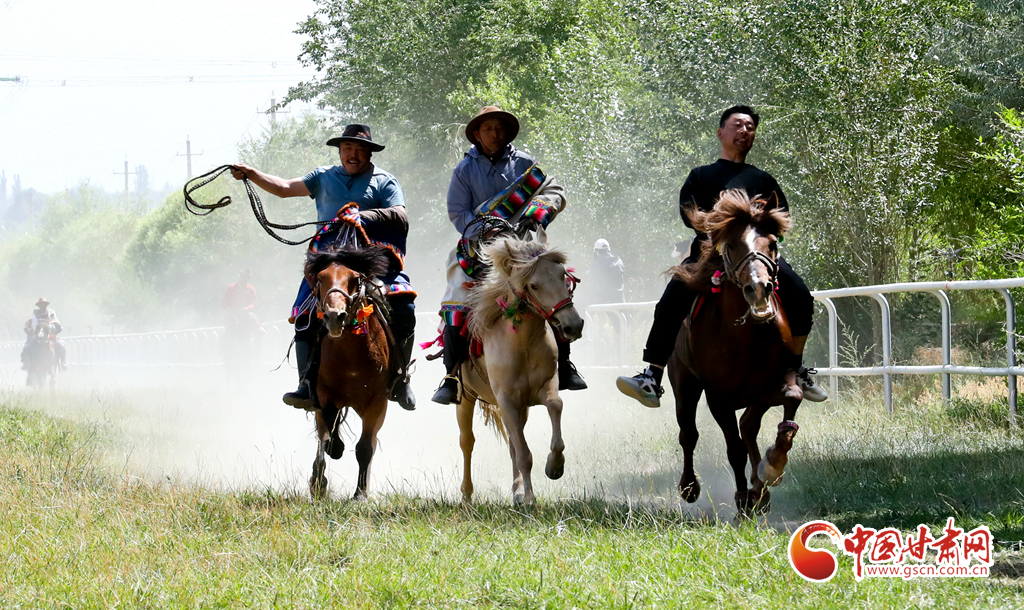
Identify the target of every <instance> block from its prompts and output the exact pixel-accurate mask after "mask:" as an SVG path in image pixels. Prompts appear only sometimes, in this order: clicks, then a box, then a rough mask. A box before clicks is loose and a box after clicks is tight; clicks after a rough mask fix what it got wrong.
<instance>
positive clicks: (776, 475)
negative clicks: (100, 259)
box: [757, 459, 784, 487]
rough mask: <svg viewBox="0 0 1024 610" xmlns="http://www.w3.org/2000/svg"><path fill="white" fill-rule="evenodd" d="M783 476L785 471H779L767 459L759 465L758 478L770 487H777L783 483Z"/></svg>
mask: <svg viewBox="0 0 1024 610" xmlns="http://www.w3.org/2000/svg"><path fill="white" fill-rule="evenodd" d="M783 474H784V473H783V471H781V470H777V469H776V468H775V467H774V466H772V465H771V464H770V463H768V461H767V460H766V459H764V460H761V463H760V464H758V465H757V478H759V479H761V481H762V482H763V483H764V484H765V485H767V486H769V487H775V486H776V485H778V484H779V483H781V482H782V475H783Z"/></svg>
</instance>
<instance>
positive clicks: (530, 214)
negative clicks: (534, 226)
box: [522, 200, 555, 228]
mask: <svg viewBox="0 0 1024 610" xmlns="http://www.w3.org/2000/svg"><path fill="white" fill-rule="evenodd" d="M554 214H555V209H554V208H553V207H551V206H549V205H547V204H545V203H541V202H539V201H537V200H534V201H531V202H530V203H529V204H527V206H526V209H525V210H523V215H522V218H532V219H534V220H536V221H537V222H538V223H539V224H540V226H542V227H544V228H547V226H548V223H549V222H551V218H552V217H554Z"/></svg>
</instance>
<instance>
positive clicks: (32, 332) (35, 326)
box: [21, 297, 68, 371]
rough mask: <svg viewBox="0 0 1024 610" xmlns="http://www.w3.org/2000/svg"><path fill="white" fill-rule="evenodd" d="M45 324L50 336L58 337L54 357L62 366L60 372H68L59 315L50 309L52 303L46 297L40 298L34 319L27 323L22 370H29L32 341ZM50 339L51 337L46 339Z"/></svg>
mask: <svg viewBox="0 0 1024 610" xmlns="http://www.w3.org/2000/svg"><path fill="white" fill-rule="evenodd" d="M43 322H46V323H49V325H50V334H51V335H54V336H55V337H56V340H55V341H54V355H55V356H56V357H57V364H59V365H60V370H62V371H66V370H67V369H68V364H67V348H66V347H65V346H64V342H63V341H62V340H61V339H60V337H59V336H58V335H59V334H60V331H61V330H62V329H61V325H60V322H59V321H58V320H57V313H56V312H55V311H53V310H52V309H50V302H49V301H47V300H46V298H45V297H39V300H38V301H36V308H35V310H34V311H33V312H32V317H31V318H29V319H28V320H26V321H25V335H27V336H26V339H25V347H23V348H22V349H21V368H22V370H28V351H29V346H31V345H32V340H33V339H35V337H36V334H37V333H38V332H39V325H40V324H41V323H43ZM46 339H49V337H46Z"/></svg>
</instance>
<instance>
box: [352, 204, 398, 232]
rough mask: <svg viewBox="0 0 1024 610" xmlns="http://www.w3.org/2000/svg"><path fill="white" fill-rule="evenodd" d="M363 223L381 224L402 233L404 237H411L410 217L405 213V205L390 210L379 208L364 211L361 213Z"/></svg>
mask: <svg viewBox="0 0 1024 610" xmlns="http://www.w3.org/2000/svg"><path fill="white" fill-rule="evenodd" d="M359 216H360V217H361V218H362V219H363V223H374V222H379V223H381V224H383V225H386V226H388V227H391V228H393V229H395V230H396V231H401V233H402V235H405V236H408V235H409V217H408V216H407V215H406V213H405V206H404V205H396V206H393V207H390V208H378V209H376V210H363V211H361V212H359Z"/></svg>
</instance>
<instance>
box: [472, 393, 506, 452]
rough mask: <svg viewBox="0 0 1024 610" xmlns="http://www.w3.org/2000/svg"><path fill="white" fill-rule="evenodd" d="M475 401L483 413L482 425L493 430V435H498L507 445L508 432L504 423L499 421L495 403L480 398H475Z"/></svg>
mask: <svg viewBox="0 0 1024 610" xmlns="http://www.w3.org/2000/svg"><path fill="white" fill-rule="evenodd" d="M477 403H479V405H480V411H481V412H482V413H483V414H484V425H485V426H487V427H488V428H490V429H491V430H494V435H495V436H498V437H500V438H501V440H503V441H505V444H506V445H507V444H508V432H506V431H505V423H504V422H502V421H501V414H500V413H498V407H497V405H492V404H491V403H489V402H484V401H482V400H477Z"/></svg>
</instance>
